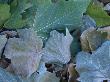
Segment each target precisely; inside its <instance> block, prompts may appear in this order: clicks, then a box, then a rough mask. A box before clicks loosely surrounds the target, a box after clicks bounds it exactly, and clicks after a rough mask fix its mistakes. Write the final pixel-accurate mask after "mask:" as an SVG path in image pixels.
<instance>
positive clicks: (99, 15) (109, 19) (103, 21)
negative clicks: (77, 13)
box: [87, 2, 110, 27]
mask: <svg viewBox="0 0 110 82" xmlns="http://www.w3.org/2000/svg"><path fill="white" fill-rule="evenodd" d="M87 14H88V15H89V16H91V17H92V18H93V19H94V20H95V21H96V25H97V26H98V27H101V26H107V25H110V16H109V15H108V14H107V12H105V11H104V9H103V7H102V5H101V3H98V4H95V2H91V3H90V5H89V6H88V8H87Z"/></svg>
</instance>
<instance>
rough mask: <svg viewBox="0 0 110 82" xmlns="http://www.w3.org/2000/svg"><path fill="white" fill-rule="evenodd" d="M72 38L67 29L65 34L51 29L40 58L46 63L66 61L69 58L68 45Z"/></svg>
mask: <svg viewBox="0 0 110 82" xmlns="http://www.w3.org/2000/svg"><path fill="white" fill-rule="evenodd" d="M72 40H73V37H72V36H71V35H70V33H69V31H68V29H66V36H64V34H60V33H58V32H57V31H55V30H54V31H52V32H51V33H50V38H49V39H48V41H47V42H46V45H45V48H44V49H43V51H42V54H43V57H42V59H43V60H44V61H45V62H48V63H53V62H54V63H56V62H57V63H60V64H65V63H68V62H69V61H70V58H71V55H70V54H71V53H70V45H71V43H72Z"/></svg>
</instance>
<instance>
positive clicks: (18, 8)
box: [4, 0, 32, 29]
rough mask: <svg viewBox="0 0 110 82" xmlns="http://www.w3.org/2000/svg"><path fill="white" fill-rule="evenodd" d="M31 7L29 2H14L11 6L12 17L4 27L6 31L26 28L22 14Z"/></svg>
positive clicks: (22, 0) (15, 0) (19, 0)
mask: <svg viewBox="0 0 110 82" xmlns="http://www.w3.org/2000/svg"><path fill="white" fill-rule="evenodd" d="M31 6H32V5H31V2H29V1H28V0H14V1H13V2H12V4H11V13H12V15H11V17H10V18H9V19H8V21H6V23H5V24H4V27H5V28H8V29H17V28H22V27H24V26H26V24H27V20H26V19H23V17H22V13H23V12H25V10H26V9H28V8H30V7H31Z"/></svg>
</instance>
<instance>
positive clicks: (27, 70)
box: [4, 29, 42, 77]
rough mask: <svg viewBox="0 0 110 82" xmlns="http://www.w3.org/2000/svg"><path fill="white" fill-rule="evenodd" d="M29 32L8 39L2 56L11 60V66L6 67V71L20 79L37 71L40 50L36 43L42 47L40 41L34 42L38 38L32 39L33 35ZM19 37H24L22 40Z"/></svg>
mask: <svg viewBox="0 0 110 82" xmlns="http://www.w3.org/2000/svg"><path fill="white" fill-rule="evenodd" d="M21 32H24V31H21ZM30 32H31V31H30ZM30 32H29V29H28V30H27V31H25V33H24V34H23V33H21V35H20V38H10V39H8V42H7V45H6V48H5V51H4V55H5V56H6V57H7V58H9V59H11V65H10V66H9V67H8V69H7V70H8V71H11V72H14V73H15V74H17V75H20V76H22V77H29V76H30V75H31V74H32V73H34V72H35V71H36V70H37V69H38V66H39V63H40V59H41V56H42V55H41V54H39V50H41V47H38V46H37V44H38V43H41V44H39V45H40V46H42V42H40V41H41V40H36V39H38V38H36V37H34V36H33V33H30ZM28 33H29V34H28ZM22 34H23V35H22ZM26 35H29V36H26ZM21 36H24V37H25V36H26V37H25V38H24V37H21ZM33 38H36V39H33ZM37 41H38V43H37Z"/></svg>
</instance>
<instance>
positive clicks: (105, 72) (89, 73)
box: [76, 41, 110, 82]
mask: <svg viewBox="0 0 110 82" xmlns="http://www.w3.org/2000/svg"><path fill="white" fill-rule="evenodd" d="M109 50H110V41H106V42H104V43H103V44H102V46H101V47H99V48H98V49H97V50H96V51H95V52H93V54H92V55H91V54H89V53H87V52H79V53H78V55H77V57H76V69H77V71H78V72H79V74H80V78H79V79H80V81H81V82H87V81H88V82H102V81H103V80H108V81H110V54H109Z"/></svg>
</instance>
